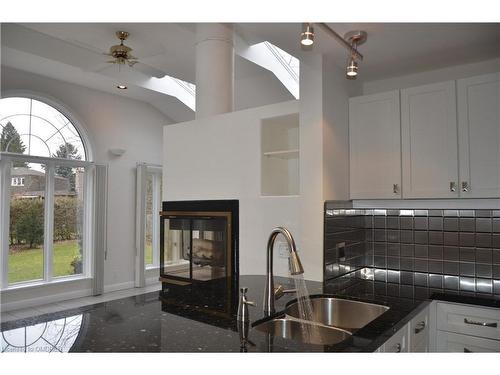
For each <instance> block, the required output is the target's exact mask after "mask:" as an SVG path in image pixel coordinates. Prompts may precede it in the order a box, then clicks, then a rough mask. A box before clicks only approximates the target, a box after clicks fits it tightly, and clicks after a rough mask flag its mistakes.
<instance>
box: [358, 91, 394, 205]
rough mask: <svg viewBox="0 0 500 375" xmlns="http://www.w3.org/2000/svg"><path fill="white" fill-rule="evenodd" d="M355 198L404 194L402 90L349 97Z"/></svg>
mask: <svg viewBox="0 0 500 375" xmlns="http://www.w3.org/2000/svg"><path fill="white" fill-rule="evenodd" d="M349 146H350V147H349V150H350V195H351V199H374V198H384V199H391V198H401V138H400V109H399V91H398V90H395V91H390V92H386V93H380V94H374V95H366V96H360V97H356V98H351V99H350V100H349Z"/></svg>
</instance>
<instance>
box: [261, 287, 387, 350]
mask: <svg viewBox="0 0 500 375" xmlns="http://www.w3.org/2000/svg"><path fill="white" fill-rule="evenodd" d="M311 307H312V316H311V318H310V320H303V319H301V318H300V314H299V303H298V302H294V303H292V304H290V305H288V306H287V308H286V310H285V315H284V316H281V317H279V318H275V319H271V320H267V321H264V322H262V323H260V324H257V325H256V326H255V327H254V329H256V330H257V331H260V332H263V333H267V334H270V335H272V336H274V337H281V338H284V339H292V340H296V341H300V342H303V343H307V344H318V345H334V344H337V343H339V342H342V341H344V340H346V339H347V338H349V337H350V336H351V335H352V334H353V333H354V332H355V331H357V330H358V329H360V328H363V327H364V326H366V325H367V324H368V323H370V322H371V321H373V320H375V319H376V318H378V317H379V316H380V315H382V314H383V313H384V312H386V311H387V310H388V309H389V307H387V306H383V305H377V304H373V303H366V302H359V301H352V300H347V299H342V298H334V297H323V296H317V297H316V296H315V297H311Z"/></svg>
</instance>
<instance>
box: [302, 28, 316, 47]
mask: <svg viewBox="0 0 500 375" xmlns="http://www.w3.org/2000/svg"><path fill="white" fill-rule="evenodd" d="M300 43H301V44H302V45H303V46H312V45H313V43H314V27H312V25H311V24H310V23H304V24H302V33H301V34H300Z"/></svg>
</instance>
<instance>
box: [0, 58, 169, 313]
mask: <svg viewBox="0 0 500 375" xmlns="http://www.w3.org/2000/svg"><path fill="white" fill-rule="evenodd" d="M1 88H2V91H7V90H29V91H34V92H37V93H39V94H41V95H48V96H50V97H51V98H53V99H55V100H56V101H58V102H60V103H62V104H63V105H64V106H65V107H66V108H68V109H70V110H71V111H72V113H73V114H74V115H75V116H76V117H77V118H78V119H79V120H80V121H81V122H82V125H83V126H85V127H86V129H87V132H88V134H89V137H90V138H91V143H92V145H91V146H92V149H93V151H94V157H95V159H94V161H96V162H98V163H104V164H108V166H109V181H108V188H109V191H108V228H107V237H108V255H107V260H106V262H105V271H104V284H105V291H106V290H116V289H122V288H130V287H133V283H134V257H135V239H134V235H135V167H136V163H137V162H146V163H152V164H161V162H162V125H164V124H165V123H166V122H167V120H166V117H165V116H164V115H163V114H161V113H160V112H159V111H158V110H156V109H154V108H153V107H152V106H150V105H149V104H146V103H143V102H140V101H137V100H132V99H128V98H124V97H122V96H117V95H112V94H108V93H104V92H100V91H96V90H92V89H89V88H86V87H82V86H77V85H74V84H70V83H65V82H62V81H57V80H54V79H50V78H46V77H42V76H39V75H34V74H31V73H27V72H24V71H20V70H15V69H12V68H4V67H2V86H1ZM110 148H124V149H125V150H126V152H125V154H124V155H123V156H121V157H114V156H112V155H110V154H109V149H110ZM87 283H88V282H83V284H82V283H80V284H79V283H71V285H69V284H68V286H67V288H65V289H64V291H65V292H70V291H74V290H78V289H82V288H85V289H88V288H89V285H87ZM60 291H61V287H60V286H57V287H55V286H46V287H43V288H38V289H37V292H36V295H37V296H41V295H44V294H47V295H48V294H51V293H59V292H60ZM32 294H33V293H32V292H30V291H28V290H26V291H22V290H20V289H18V290H16V291H12V292H4V293H2V303H8V302H14V301H20V300H23V299H27V298H31V297H32Z"/></svg>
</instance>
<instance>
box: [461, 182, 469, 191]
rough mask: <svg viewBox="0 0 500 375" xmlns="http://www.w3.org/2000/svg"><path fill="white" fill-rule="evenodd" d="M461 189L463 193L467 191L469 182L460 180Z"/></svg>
mask: <svg viewBox="0 0 500 375" xmlns="http://www.w3.org/2000/svg"><path fill="white" fill-rule="evenodd" d="M462 191H463V192H465V193H466V192H468V191H469V183H468V182H467V181H462Z"/></svg>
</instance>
